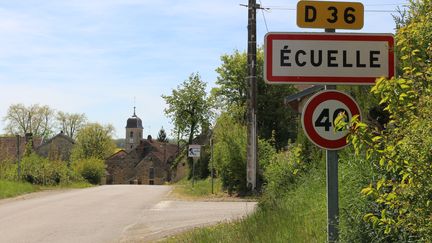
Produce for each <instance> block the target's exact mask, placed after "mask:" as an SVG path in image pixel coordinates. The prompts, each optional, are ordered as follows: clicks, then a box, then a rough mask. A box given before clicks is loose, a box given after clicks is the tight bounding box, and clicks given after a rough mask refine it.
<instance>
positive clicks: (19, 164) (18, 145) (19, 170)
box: [16, 135, 21, 180]
mask: <svg viewBox="0 0 432 243" xmlns="http://www.w3.org/2000/svg"><path fill="white" fill-rule="evenodd" d="M16 139H17V141H16V146H17V160H18V171H17V174H18V180H21V158H20V157H21V156H20V153H21V152H20V146H21V144H20V143H21V142H20V139H21V136H20V135H16Z"/></svg>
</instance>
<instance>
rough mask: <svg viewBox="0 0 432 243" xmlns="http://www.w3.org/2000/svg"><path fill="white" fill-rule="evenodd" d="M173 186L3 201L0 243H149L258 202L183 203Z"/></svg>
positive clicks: (101, 189) (249, 208)
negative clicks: (172, 191)
mask: <svg viewBox="0 0 432 243" xmlns="http://www.w3.org/2000/svg"><path fill="white" fill-rule="evenodd" d="M171 190H172V187H170V186H145V185H110V186H108V185H107V186H100V187H94V188H87V189H79V190H67V191H60V192H45V193H39V194H38V193H36V194H29V195H26V196H23V197H20V198H15V199H6V200H0V242H56V243H61V242H80V243H84V242H92V243H95V242H151V241H155V240H158V239H161V238H164V237H166V236H168V235H172V234H175V233H178V232H180V231H183V230H186V229H190V228H193V227H197V226H203V225H208V224H214V223H216V222H220V221H224V220H232V219H235V218H239V217H242V216H244V215H246V214H248V213H250V212H252V211H253V210H254V208H255V206H256V203H254V202H198V201H180V200H176V199H172V198H170V197H167V196H168V194H169V193H170V191H171Z"/></svg>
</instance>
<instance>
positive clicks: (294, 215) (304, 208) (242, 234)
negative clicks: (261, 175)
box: [167, 169, 327, 242]
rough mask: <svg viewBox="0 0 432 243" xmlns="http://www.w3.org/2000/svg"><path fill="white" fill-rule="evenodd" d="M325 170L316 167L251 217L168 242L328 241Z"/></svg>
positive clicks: (193, 231)
mask: <svg viewBox="0 0 432 243" xmlns="http://www.w3.org/2000/svg"><path fill="white" fill-rule="evenodd" d="M325 185H326V182H325V171H324V170H323V169H313V170H312V171H311V172H310V174H309V175H307V176H305V177H304V178H303V179H301V180H300V181H299V182H298V184H297V187H296V188H294V189H293V190H292V191H290V192H288V193H287V194H286V195H285V196H283V198H282V199H281V200H280V201H279V202H277V203H276V205H273V206H270V205H261V207H260V208H258V209H257V211H256V212H255V213H254V214H252V215H250V216H249V217H246V218H243V219H241V220H238V221H234V222H227V223H222V224H219V225H215V226H211V227H207V228H197V229H194V230H192V231H190V232H186V233H184V234H181V235H178V236H174V237H172V238H169V239H167V242H325V241H326V227H327V222H326V190H325V188H326V187H325Z"/></svg>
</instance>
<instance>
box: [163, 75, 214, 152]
mask: <svg viewBox="0 0 432 243" xmlns="http://www.w3.org/2000/svg"><path fill="white" fill-rule="evenodd" d="M205 88H206V83H204V82H203V81H202V80H201V77H200V76H199V74H198V73H196V74H194V73H192V74H191V75H190V76H189V79H188V80H185V81H184V82H183V83H182V84H181V85H180V86H178V87H177V89H174V90H172V94H171V95H169V96H168V95H162V98H163V99H164V100H165V102H166V103H167V105H168V107H167V108H166V109H165V110H164V111H165V114H166V115H167V116H168V117H170V118H171V119H172V122H173V123H174V124H175V125H176V127H177V128H178V129H179V131H180V132H181V133H182V135H187V137H188V144H191V143H192V140H193V138H194V136H195V135H196V134H198V133H199V132H201V131H202V130H203V128H204V129H205V128H208V126H209V123H210V118H211V115H212V111H211V108H212V102H211V100H210V99H209V98H208V96H207V93H206V91H205Z"/></svg>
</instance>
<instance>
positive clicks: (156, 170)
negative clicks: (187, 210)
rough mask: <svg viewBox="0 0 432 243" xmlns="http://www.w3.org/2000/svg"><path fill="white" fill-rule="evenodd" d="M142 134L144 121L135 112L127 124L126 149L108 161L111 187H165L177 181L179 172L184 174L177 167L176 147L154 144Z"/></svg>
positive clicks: (161, 143) (107, 166)
mask: <svg viewBox="0 0 432 243" xmlns="http://www.w3.org/2000/svg"><path fill="white" fill-rule="evenodd" d="M142 134H143V126H142V121H141V119H140V118H139V117H138V116H137V115H136V114H135V108H134V113H133V115H132V117H130V118H129V119H128V120H127V122H126V141H125V147H124V149H122V150H120V151H118V152H116V153H115V154H113V155H111V156H110V157H109V158H107V159H106V172H107V174H106V183H107V184H148V185H161V184H164V183H166V182H170V181H171V180H172V179H173V178H174V177H176V178H177V177H178V176H179V175H178V174H176V173H177V171H184V170H177V167H178V166H177V165H174V161H175V158H176V156H177V154H178V148H177V146H176V145H174V144H169V143H166V142H159V141H157V140H153V139H152V137H151V136H148V137H147V139H143V137H142V136H143V135H142ZM181 166H184V165H183V164H182V165H181Z"/></svg>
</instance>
